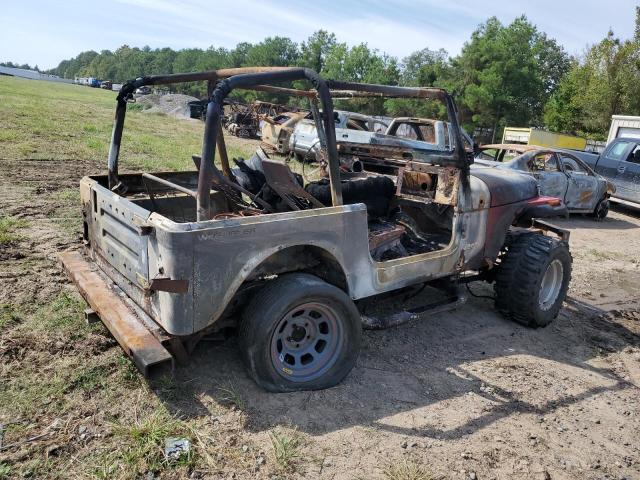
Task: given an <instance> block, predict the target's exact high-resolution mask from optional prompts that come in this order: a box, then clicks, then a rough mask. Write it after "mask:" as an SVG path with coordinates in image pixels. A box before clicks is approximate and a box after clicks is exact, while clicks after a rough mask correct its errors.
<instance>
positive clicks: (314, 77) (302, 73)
mask: <svg viewBox="0 0 640 480" xmlns="http://www.w3.org/2000/svg"><path fill="white" fill-rule="evenodd" d="M305 79H306V80H309V81H310V82H311V84H312V85H313V86H314V87H315V89H316V91H317V95H318V97H319V99H320V104H321V106H322V116H323V122H324V130H325V135H326V141H327V157H328V163H329V182H330V188H331V200H332V204H333V205H334V206H338V205H342V187H341V184H340V163H339V159H338V150H337V147H336V136H335V130H334V126H333V124H332V122H333V100H332V99H331V92H330V91H329V87H328V86H327V84H326V82H325V81H324V80H323V79H322V77H320V75H318V74H317V73H316V72H315V71H313V70H311V69H308V68H293V69H288V70H281V71H270V72H263V73H249V74H241V75H234V76H232V77H229V78H227V79H225V80H221V81H220V82H219V83H218V85H217V86H216V88H215V90H214V91H213V93H212V94H211V98H210V100H209V104H208V105H207V118H206V120H205V127H204V140H203V143H202V162H201V164H200V174H199V177H198V191H197V195H196V202H197V208H196V209H197V220H198V221H203V220H209V219H210V216H209V209H210V203H211V198H210V190H211V182H212V181H213V180H214V179H216V180H219V178H220V177H221V174H220V172H219V171H218V169H217V168H216V166H215V164H214V160H215V140H216V137H217V135H218V129H219V128H220V117H221V115H222V106H223V102H224V100H225V98H226V97H227V96H228V95H229V94H230V93H231V92H232V91H233V89H235V88H251V87H255V86H259V85H262V84H265V83H266V84H269V83H281V82H291V81H294V80H305Z"/></svg>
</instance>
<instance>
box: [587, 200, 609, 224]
mask: <svg viewBox="0 0 640 480" xmlns="http://www.w3.org/2000/svg"><path fill="white" fill-rule="evenodd" d="M608 214H609V199H608V198H603V199H602V200H600V201H599V202H598V205H596V208H595V210H594V211H593V213H592V214H591V216H592V217H595V218H596V219H597V220H604V219H605V218H606V217H607V215H608Z"/></svg>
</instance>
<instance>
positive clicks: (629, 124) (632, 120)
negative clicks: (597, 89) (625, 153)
mask: <svg viewBox="0 0 640 480" xmlns="http://www.w3.org/2000/svg"><path fill="white" fill-rule="evenodd" d="M616 138H640V117H631V116H627V115H613V116H612V117H611V127H610V128H609V138H607V145H608V144H610V143H611V142H612V141H614V140H615V139H616Z"/></svg>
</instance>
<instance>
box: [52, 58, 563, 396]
mask: <svg viewBox="0 0 640 480" xmlns="http://www.w3.org/2000/svg"><path fill="white" fill-rule="evenodd" d="M203 80H204V81H208V82H209V91H211V92H212V93H211V95H210V99H209V103H208V106H207V116H206V122H205V126H204V141H203V147H202V152H201V154H200V155H199V156H194V157H193V161H194V163H195V165H196V168H195V169H194V170H193V171H181V172H157V173H121V172H120V170H119V155H120V147H121V143H122V139H123V126H124V120H125V116H126V110H127V103H128V101H129V100H130V99H131V97H132V93H133V92H134V91H135V89H136V88H140V87H142V86H147V85H165V84H171V83H178V82H190V81H203ZM302 81H306V83H307V84H310V85H311V87H312V88H311V89H309V90H302V89H292V88H285V87H280V86H278V85H281V84H283V83H284V84H286V85H290V84H291V82H297V84H300V83H301V82H302ZM254 88H255V89H262V90H264V89H265V88H270V89H271V90H272V91H275V90H277V91H278V92H279V93H284V92H286V93H288V94H289V95H295V96H298V97H300V98H302V99H304V98H307V99H310V103H312V105H314V104H319V107H320V108H319V109H316V108H314V110H315V112H316V113H317V112H319V111H320V110H321V111H322V114H319V117H317V118H316V119H315V120H317V124H318V125H320V126H321V130H320V136H321V137H320V144H321V148H322V150H323V151H322V153H323V155H324V156H325V157H326V159H327V162H328V176H327V178H323V179H321V180H314V181H309V180H307V181H305V180H304V179H303V178H301V177H300V176H299V175H295V174H293V173H292V172H291V170H290V169H289V167H288V166H287V165H286V164H285V163H283V162H281V161H277V160H274V159H270V158H269V157H268V155H266V154H265V153H264V152H263V151H262V150H260V149H258V151H257V152H256V154H255V155H254V156H253V157H252V158H251V159H249V160H247V161H241V160H238V162H237V163H238V169H235V170H234V169H231V168H230V165H229V160H228V156H227V152H226V148H225V144H224V138H223V136H222V135H221V134H220V129H221V123H220V118H221V115H222V113H223V112H222V107H223V104H224V101H225V98H227V96H228V95H229V94H231V93H232V92H233V91H234V90H236V89H254ZM368 96H372V97H376V98H380V97H383V98H395V99H397V101H407V102H408V103H409V104H412V103H413V102H417V101H420V102H437V103H439V104H440V105H442V111H444V112H445V113H444V115H443V116H445V117H446V120H447V121H448V123H449V128H450V130H451V136H452V139H453V141H452V143H451V145H449V146H448V147H445V148H441V147H439V146H437V145H434V144H430V143H428V142H423V143H422V144H420V143H416V142H415V141H414V140H406V139H401V138H393V137H389V138H390V139H391V140H390V142H389V143H388V144H385V143H377V142H376V143H375V144H374V143H370V144H362V143H350V142H342V141H337V139H336V126H335V121H334V116H333V112H334V110H333V99H334V98H353V97H357V98H359V99H360V98H367V97H368ZM216 146H217V150H218V155H219V161H220V165H221V166H222V168H221V170H219V169H218V167H217V166H216V163H215V162H214V160H215V155H216ZM355 159H357V161H358V162H359V165H360V166H359V168H358V171H353V169H350V168H349V165H354V164H355V162H356V160H355ZM471 162H472V158H470V156H469V155H468V154H467V152H465V149H464V144H463V140H462V136H461V132H460V127H459V124H458V119H457V109H456V107H455V104H454V101H453V99H452V97H451V96H450V95H449V94H448V93H447V92H446V91H445V90H442V89H437V88H407V87H395V86H386V85H370V84H359V83H350V82H339V81H332V80H325V79H323V78H322V77H321V76H320V75H318V74H317V73H316V72H314V71H313V70H310V69H303V68H275V67H274V68H268V67H254V68H240V69H229V70H219V71H208V72H198V73H190V74H171V75H158V76H150V77H143V78H139V79H136V80H133V81H130V82H128V83H127V84H125V85H124V86H123V88H122V90H121V91H120V93H119V95H118V97H117V105H116V115H115V123H114V127H113V135H112V141H111V147H110V151H109V160H108V172H107V174H106V175H93V176H89V177H85V178H83V179H82V181H81V184H80V196H81V202H82V215H83V224H84V234H83V235H84V242H85V245H86V249H85V251H84V252H83V253H80V252H76V251H67V252H64V253H62V254H61V260H62V263H63V265H64V267H65V269H66V271H67V272H68V274H69V276H70V277H71V279H72V280H73V281H74V283H75V284H76V285H77V287H78V289H79V290H80V293H81V294H82V295H83V296H84V298H85V299H86V300H87V302H88V303H89V305H90V307H91V309H92V310H93V311H94V312H95V313H97V315H98V316H99V317H100V319H101V320H102V322H103V323H104V324H105V325H106V326H107V327H108V329H109V330H110V331H111V332H112V333H113V335H114V337H115V338H116V339H117V340H118V342H119V343H120V345H121V346H122V348H123V349H124V351H125V352H126V353H127V354H129V355H130V356H131V358H132V359H133V361H134V362H135V363H136V365H137V366H138V367H139V368H140V369H141V370H142V371H143V372H145V373H151V370H154V369H155V368H157V367H160V366H163V365H165V366H167V365H169V366H170V365H172V364H173V360H174V358H175V359H176V360H178V361H180V362H186V361H187V360H188V356H189V353H190V352H191V351H192V350H193V347H194V346H195V344H197V343H198V341H199V340H200V339H202V338H203V337H204V336H205V335H208V334H212V333H216V332H217V333H222V332H226V331H229V330H230V329H231V330H233V329H235V331H236V332H237V334H238V337H239V347H240V350H241V354H242V357H243V360H244V362H245V364H246V367H247V369H248V371H249V374H250V375H251V377H252V378H253V379H254V380H255V381H256V382H257V383H258V384H259V385H260V386H262V387H263V388H265V389H267V390H269V391H274V392H283V391H292V390H309V389H321V388H327V387H331V386H333V385H336V384H337V383H339V382H340V381H341V380H342V379H343V378H344V377H345V376H346V375H347V374H348V373H349V371H350V370H351V369H352V368H353V366H354V364H355V362H356V359H357V357H358V353H359V351H360V345H361V328H362V326H363V324H364V326H366V327H370V328H384V327H388V326H392V325H396V324H398V323H401V322H403V321H407V320H411V319H413V318H415V317H416V316H418V315H428V314H431V315H434V314H435V312H439V311H442V310H443V309H444V308H453V307H455V306H457V305H460V304H461V303H462V302H464V301H465V299H466V294H465V288H464V287H465V284H466V283H468V282H471V281H478V280H483V281H487V282H491V283H493V284H494V289H495V304H496V307H497V309H498V311H499V312H501V313H502V314H503V315H504V316H505V317H507V318H509V319H512V320H514V321H517V322H520V323H521V324H523V325H526V326H530V327H544V326H546V325H548V324H549V323H550V322H551V321H552V320H553V319H554V318H556V316H557V315H558V312H559V310H560V308H561V306H562V303H563V301H564V299H565V296H566V293H567V288H568V286H569V280H570V277H571V266H572V260H571V255H570V253H569V245H568V240H569V233H568V232H567V231H565V230H562V229H560V228H557V227H555V226H553V225H552V224H549V223H547V222H545V221H543V220H540V217H546V216H552V215H557V214H558V213H562V212H563V211H564V210H566V209H565V208H564V207H563V206H562V205H560V204H559V203H560V202H559V201H558V199H556V198H550V197H541V196H539V195H538V191H537V185H536V181H535V179H534V178H532V177H531V176H530V175H525V174H522V173H518V172H516V171H510V170H499V169H492V168H483V169H474V170H470V168H469V167H470V163H471ZM240 172H241V173H243V175H240ZM420 285H425V286H428V287H430V288H434V289H437V292H440V295H441V297H440V298H439V299H437V300H436V301H434V302H433V303H428V304H426V305H423V306H421V307H415V308H414V309H411V310H406V311H402V312H398V313H397V314H394V315H389V316H386V315H385V316H384V317H381V318H371V317H368V316H365V315H362V314H361V312H360V311H359V304H360V301H361V300H363V299H370V298H372V297H374V296H376V295H380V294H384V293H389V292H394V291H401V290H403V289H405V288H407V287H410V286H420Z"/></svg>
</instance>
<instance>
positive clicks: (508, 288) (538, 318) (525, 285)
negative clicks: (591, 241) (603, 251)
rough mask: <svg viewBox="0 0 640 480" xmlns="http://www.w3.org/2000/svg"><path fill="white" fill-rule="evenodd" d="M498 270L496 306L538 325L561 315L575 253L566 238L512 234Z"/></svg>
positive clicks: (531, 325) (534, 234) (543, 324)
mask: <svg viewBox="0 0 640 480" xmlns="http://www.w3.org/2000/svg"><path fill="white" fill-rule="evenodd" d="M500 260H501V262H500V265H499V266H498V269H497V272H496V276H495V279H496V283H495V286H494V288H495V293H496V308H497V310H498V311H499V312H500V313H501V314H502V315H504V316H505V317H507V318H509V319H511V320H515V321H516V322H518V323H521V324H523V325H526V326H529V327H533V328H537V327H544V326H546V325H548V324H549V323H551V321H552V320H554V319H555V318H556V317H557V316H558V312H559V311H560V308H561V307H562V302H564V299H565V298H566V296H567V290H568V288H569V281H570V280H571V263H572V259H571V254H570V253H569V248H568V247H567V245H566V244H565V243H563V242H560V241H558V240H556V239H554V238H551V237H547V236H545V235H542V234H539V233H525V234H521V235H517V236H513V237H509V239H508V244H507V245H506V250H505V253H504V254H503V255H502V256H501V258H500Z"/></svg>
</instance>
